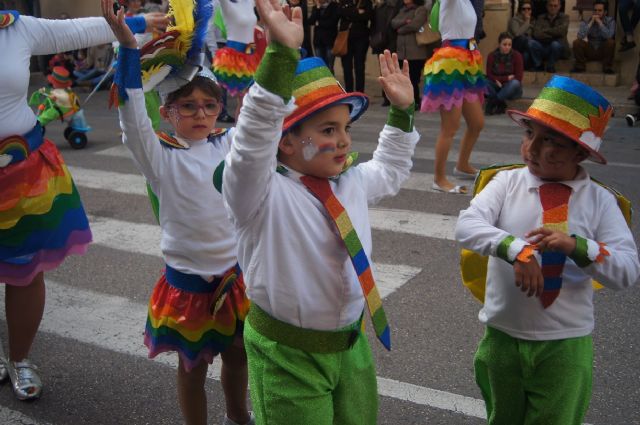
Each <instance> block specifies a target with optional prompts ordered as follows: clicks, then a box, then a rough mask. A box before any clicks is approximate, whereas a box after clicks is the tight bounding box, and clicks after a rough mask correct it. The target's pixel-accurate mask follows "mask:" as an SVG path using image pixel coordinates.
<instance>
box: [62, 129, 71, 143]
mask: <svg viewBox="0 0 640 425" xmlns="http://www.w3.org/2000/svg"><path fill="white" fill-rule="evenodd" d="M72 131H73V128H71V127H67V128H65V129H64V133H63V134H64V138H65V139H67V140H69V135H70V134H71V132H72Z"/></svg>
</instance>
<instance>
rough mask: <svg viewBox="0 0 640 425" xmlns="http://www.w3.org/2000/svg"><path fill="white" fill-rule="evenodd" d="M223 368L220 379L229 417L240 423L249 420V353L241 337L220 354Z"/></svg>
mask: <svg viewBox="0 0 640 425" xmlns="http://www.w3.org/2000/svg"><path fill="white" fill-rule="evenodd" d="M220 356H221V357H222V370H221V372H220V381H221V383H222V390H223V391H224V400H225V405H226V408H227V417H228V418H229V419H231V420H232V421H234V422H235V423H238V424H246V423H247V422H249V419H250V417H249V411H248V410H247V385H248V383H249V376H248V371H247V354H246V353H245V351H244V342H243V341H242V338H241V337H238V338H237V339H236V341H235V342H234V343H233V345H231V346H230V347H229V348H227V349H226V350H225V351H224V352H222V353H221V354H220Z"/></svg>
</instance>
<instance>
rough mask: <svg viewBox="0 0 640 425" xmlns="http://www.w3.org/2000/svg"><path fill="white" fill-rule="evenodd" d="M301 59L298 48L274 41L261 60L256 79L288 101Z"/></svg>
mask: <svg viewBox="0 0 640 425" xmlns="http://www.w3.org/2000/svg"><path fill="white" fill-rule="evenodd" d="M299 60H300V52H299V51H298V50H296V49H292V48H290V47H286V46H283V45H282V44H280V43H277V42H275V41H272V42H271V43H269V46H267V50H266V51H265V53H264V57H263V58H262V61H260V65H259V66H258V70H257V71H256V76H255V80H256V82H257V83H258V84H260V85H261V86H262V87H264V88H265V89H267V90H269V91H270V92H271V93H274V94H277V95H278V96H280V97H282V99H283V100H284V101H285V103H288V102H289V100H290V99H291V96H292V93H293V77H294V76H295V74H296V67H297V66H298V61H299Z"/></svg>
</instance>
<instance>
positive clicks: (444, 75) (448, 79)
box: [420, 0, 487, 193]
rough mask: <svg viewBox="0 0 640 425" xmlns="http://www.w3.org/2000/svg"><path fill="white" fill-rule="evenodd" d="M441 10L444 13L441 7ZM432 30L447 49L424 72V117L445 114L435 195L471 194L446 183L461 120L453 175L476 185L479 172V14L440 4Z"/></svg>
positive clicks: (449, 0) (464, 1)
mask: <svg viewBox="0 0 640 425" xmlns="http://www.w3.org/2000/svg"><path fill="white" fill-rule="evenodd" d="M438 5H439V7H438ZM431 26H432V28H434V29H436V30H439V31H440V34H441V36H442V47H441V48H440V49H436V51H435V52H434V54H433V56H432V57H431V58H430V59H429V60H428V61H427V63H426V64H425V66H424V88H423V96H422V107H421V109H420V110H421V111H422V112H435V111H440V134H438V139H437V141H436V151H435V154H436V157H435V165H434V167H435V170H434V175H433V184H432V186H431V187H432V189H434V190H436V191H439V192H445V193H466V192H467V188H466V187H465V186H460V185H455V184H453V183H451V182H450V181H449V180H448V179H447V172H446V165H447V157H448V156H449V150H450V149H451V144H452V143H453V137H454V136H455V134H456V132H457V131H458V127H459V126H460V118H461V117H464V120H465V122H466V124H467V128H466V129H465V132H464V135H463V136H462V140H461V141H460V151H459V152H458V162H457V164H456V166H455V167H454V169H453V175H454V176H455V177H458V178H463V179H474V178H475V175H476V172H477V170H476V169H475V168H473V167H472V166H471V164H470V163H469V159H470V157H471V151H472V150H473V146H474V145H475V143H476V141H477V140H478V136H479V135H480V131H482V128H483V127H484V111H483V110H482V103H483V101H484V91H485V89H486V85H487V83H486V78H485V77H484V75H483V66H482V55H481V54H480V51H479V50H478V48H477V45H476V42H475V40H474V39H473V32H474V29H475V26H476V13H475V11H474V9H473V5H472V4H471V2H470V1H469V0H439V1H438V2H437V3H436V4H435V5H434V6H433V9H432V11H431Z"/></svg>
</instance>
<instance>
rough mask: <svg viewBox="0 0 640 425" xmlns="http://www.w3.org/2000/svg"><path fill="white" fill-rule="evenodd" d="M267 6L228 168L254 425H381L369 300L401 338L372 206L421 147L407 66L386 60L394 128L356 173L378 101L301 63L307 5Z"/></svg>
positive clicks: (384, 330) (379, 329)
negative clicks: (354, 137)
mask: <svg viewBox="0 0 640 425" xmlns="http://www.w3.org/2000/svg"><path fill="white" fill-rule="evenodd" d="M257 6H258V11H259V14H260V16H261V18H262V20H263V21H264V23H265V26H266V27H267V30H268V32H269V34H270V37H271V43H270V44H269V46H268V48H267V51H266V54H265V56H264V58H263V60H262V63H261V64H260V67H259V68H258V71H257V72H256V84H254V85H253V86H252V87H251V88H250V89H249V91H248V93H247V95H246V96H245V97H244V103H243V106H242V109H241V111H240V115H239V119H238V124H237V127H236V133H235V136H234V140H233V145H232V148H231V152H230V153H229V155H227V158H226V160H225V163H224V170H223V171H222V173H220V172H217V173H216V174H217V175H219V174H222V176H223V179H222V182H218V186H220V185H221V188H222V194H223V196H224V198H225V205H226V206H227V209H228V211H229V214H230V215H231V217H232V221H233V223H234V224H235V226H236V229H237V231H238V245H239V246H238V253H239V257H238V260H239V262H240V265H241V266H242V267H243V270H245V272H246V274H245V279H246V282H247V294H248V296H249V298H250V300H251V302H252V304H251V308H250V309H249V315H248V316H247V322H246V323H245V334H244V337H245V347H246V350H247V356H248V361H249V385H250V389H251V401H252V405H253V408H254V411H255V414H256V421H257V423H263V424H267V423H268V424H333V423H335V424H347V425H353V424H362V425H364V424H367V425H369V424H373V423H375V422H376V418H377V405H378V395H377V391H376V374H375V366H374V364H373V359H372V356H371V350H370V347H369V344H368V342H367V338H366V336H364V335H363V333H362V332H361V329H362V323H361V322H362V321H363V320H365V319H363V310H364V309H365V300H366V301H367V302H368V303H367V304H368V306H367V307H368V308H367V310H368V311H369V313H368V314H367V315H370V316H371V317H372V321H373V327H374V329H375V331H376V335H377V336H378V338H379V339H380V341H381V342H382V343H383V344H384V345H385V347H386V348H388V349H389V348H390V331H389V326H388V323H387V320H386V317H385V314H384V310H383V309H382V306H381V300H380V296H379V294H378V291H377V288H376V286H375V283H374V281H373V273H374V272H373V270H372V265H370V263H369V261H370V260H369V259H370V258H371V227H370V224H369V219H368V213H367V210H368V205H369V204H372V203H375V202H376V201H378V200H379V199H381V198H383V197H385V196H390V195H393V194H395V193H397V192H398V191H399V189H400V185H401V184H402V182H403V181H405V180H406V179H408V177H409V172H410V169H411V165H412V162H411V155H412V154H413V151H414V147H415V144H416V143H417V141H418V139H419V135H418V133H417V132H416V131H415V129H414V127H413V115H414V105H413V88H412V86H411V82H410V80H409V69H408V68H409V67H408V64H407V62H406V61H405V62H404V64H403V67H402V70H400V67H399V64H398V60H397V56H396V55H395V54H394V55H391V53H389V51H386V52H385V54H384V55H381V56H380V60H379V61H380V67H381V70H382V72H381V77H379V81H380V83H381V85H382V87H383V88H384V89H385V91H386V93H387V96H388V98H389V100H390V101H391V104H392V106H391V108H390V110H389V115H388V118H387V125H386V126H385V127H384V129H383V130H382V132H381V133H380V136H379V144H378V148H377V149H376V151H375V152H374V153H373V159H372V160H370V161H368V162H365V163H362V164H359V165H357V166H353V167H350V168H349V165H351V163H352V159H350V158H352V156H351V155H350V148H351V137H350V135H349V128H350V125H351V123H352V122H353V121H355V120H357V119H358V118H359V117H360V115H361V114H362V113H363V112H364V111H365V109H366V108H367V106H368V99H367V97H366V96H365V95H364V94H362V93H347V92H345V91H344V89H343V88H342V87H341V86H340V84H339V83H338V82H337V81H336V79H335V77H334V76H333V75H332V74H331V71H330V70H329V69H328V68H327V67H326V65H325V64H324V62H323V61H322V59H320V58H317V57H311V58H307V59H303V60H300V61H299V52H298V49H299V47H300V45H301V43H302V40H303V28H302V19H301V16H300V9H299V8H295V9H293V11H291V12H290V13H291V16H292V19H291V20H289V19H288V18H287V16H288V15H289V7H288V5H285V6H281V4H280V3H279V1H278V0H258V2H257ZM293 99H295V103H294V100H293ZM363 292H364V296H363ZM365 321H366V320H365Z"/></svg>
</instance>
